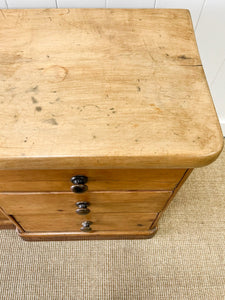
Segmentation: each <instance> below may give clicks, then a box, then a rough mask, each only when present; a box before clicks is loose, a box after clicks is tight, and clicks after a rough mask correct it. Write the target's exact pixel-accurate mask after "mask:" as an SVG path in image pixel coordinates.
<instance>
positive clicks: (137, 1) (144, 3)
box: [106, 0, 155, 8]
mask: <svg viewBox="0 0 225 300" xmlns="http://www.w3.org/2000/svg"><path fill="white" fill-rule="evenodd" d="M154 5H155V0H106V7H109V8H154Z"/></svg>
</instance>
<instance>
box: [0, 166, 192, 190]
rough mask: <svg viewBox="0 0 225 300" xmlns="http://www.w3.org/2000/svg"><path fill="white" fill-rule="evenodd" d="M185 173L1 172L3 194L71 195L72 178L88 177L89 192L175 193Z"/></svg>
mask: <svg viewBox="0 0 225 300" xmlns="http://www.w3.org/2000/svg"><path fill="white" fill-rule="evenodd" d="M185 171H186V170H185V169H113V170H112V169H111V170H99V169H95V170H94V169H93V170H92V169H91V170H87V169H85V170H80V169H79V170H78V169H67V170H15V171H12V170H10V171H5V170H4V171H3V170H1V171H0V191H1V192H32V191H33V192H38V191H40V192H48V191H49V192H50V191H59V192H60V191H63V192H69V191H70V187H71V186H72V183H71V178H72V177H73V176H76V175H85V176H87V177H88V182H87V183H86V185H87V186H88V190H89V191H107V190H108V191H110V190H111V191H113V190H115V191H117V190H130V191H132V190H173V189H174V188H175V186H176V185H177V184H178V182H179V181H180V179H181V178H182V176H183V175H184V173H185Z"/></svg>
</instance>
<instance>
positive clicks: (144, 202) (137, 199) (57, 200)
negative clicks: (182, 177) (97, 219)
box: [0, 191, 172, 216]
mask: <svg viewBox="0 0 225 300" xmlns="http://www.w3.org/2000/svg"><path fill="white" fill-rule="evenodd" d="M171 194H172V192H168V191H162V192H149V191H148V192H98V193H87V194H81V195H75V194H69V193H68V194H66V193H20V194H18V193H4V194H1V195H0V206H1V207H3V208H4V210H5V212H6V213H7V214H8V215H15V214H16V215H28V214H30V215H32V214H43V213H46V212H47V213H48V214H49V215H51V214H62V213H63V214H64V213H75V211H76V209H77V206H76V202H79V201H86V202H89V204H90V205H89V206H88V208H89V209H90V213H89V214H88V215H89V216H91V215H92V214H95V213H114V212H118V213H147V212H151V213H158V212H159V211H161V210H162V209H163V207H164V206H165V203H166V202H167V200H168V199H169V197H170V196H171Z"/></svg>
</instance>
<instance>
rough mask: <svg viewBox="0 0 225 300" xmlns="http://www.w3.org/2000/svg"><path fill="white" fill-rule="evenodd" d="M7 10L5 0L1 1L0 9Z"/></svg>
mask: <svg viewBox="0 0 225 300" xmlns="http://www.w3.org/2000/svg"><path fill="white" fill-rule="evenodd" d="M3 8H7V6H6V2H5V0H0V9H3Z"/></svg>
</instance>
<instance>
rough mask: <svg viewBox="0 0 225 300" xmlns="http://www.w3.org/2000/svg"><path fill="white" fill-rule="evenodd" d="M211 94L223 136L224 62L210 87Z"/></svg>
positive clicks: (224, 127) (224, 118)
mask: <svg viewBox="0 0 225 300" xmlns="http://www.w3.org/2000/svg"><path fill="white" fill-rule="evenodd" d="M211 93H212V97H213V100H214V104H215V106H216V111H217V113H218V116H219V119H220V123H221V125H222V128H223V135H224V136H225V61H224V63H223V65H222V67H221V68H220V72H219V73H218V75H217V77H216V80H215V81H214V83H213V84H212V86H211Z"/></svg>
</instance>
